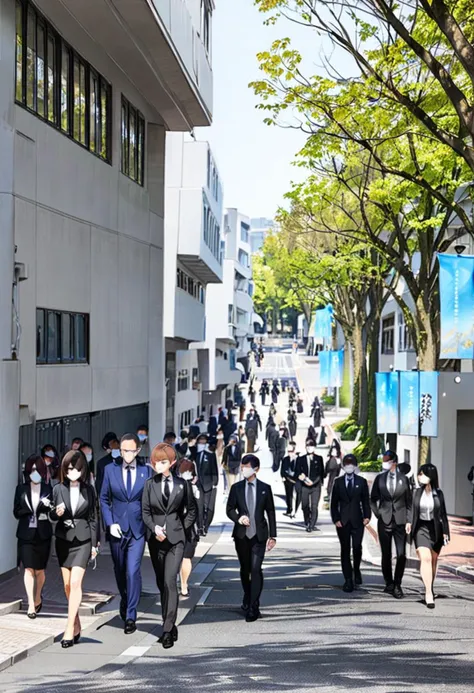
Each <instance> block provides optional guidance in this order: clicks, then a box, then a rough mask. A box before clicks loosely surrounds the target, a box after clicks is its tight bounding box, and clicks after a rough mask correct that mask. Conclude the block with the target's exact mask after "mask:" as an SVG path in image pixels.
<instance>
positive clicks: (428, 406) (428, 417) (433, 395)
mask: <svg viewBox="0 0 474 693" xmlns="http://www.w3.org/2000/svg"><path fill="white" fill-rule="evenodd" d="M438 378H439V373H438V372H437V371H420V431H421V435H422V436H429V437H430V438H436V436H437V435H438Z"/></svg>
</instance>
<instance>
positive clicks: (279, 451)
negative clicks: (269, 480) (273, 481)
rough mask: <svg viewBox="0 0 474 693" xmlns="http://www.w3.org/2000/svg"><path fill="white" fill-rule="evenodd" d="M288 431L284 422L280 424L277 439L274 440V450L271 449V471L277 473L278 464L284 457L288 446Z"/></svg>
mask: <svg viewBox="0 0 474 693" xmlns="http://www.w3.org/2000/svg"><path fill="white" fill-rule="evenodd" d="M288 438H289V434H288V429H287V428H286V425H285V423H284V422H282V423H281V424H280V426H279V428H278V437H277V438H276V439H275V443H274V449H273V465H272V471H273V472H275V473H276V472H278V470H279V469H280V464H281V462H282V460H283V458H284V457H285V455H286V448H287V444H288Z"/></svg>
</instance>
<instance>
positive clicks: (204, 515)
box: [196, 433, 219, 536]
mask: <svg viewBox="0 0 474 693" xmlns="http://www.w3.org/2000/svg"><path fill="white" fill-rule="evenodd" d="M196 469H197V475H198V482H197V487H198V489H199V494H200V495H199V499H198V504H197V505H198V520H197V524H198V532H199V534H201V535H203V536H205V535H206V534H207V533H208V531H209V527H210V525H211V523H212V520H213V518H214V512H215V507H216V496H217V485H218V483H219V468H218V466H217V457H216V454H215V453H214V452H212V451H211V450H210V449H209V439H208V437H207V436H206V434H204V433H202V434H201V435H200V436H199V438H198V439H197V455H196Z"/></svg>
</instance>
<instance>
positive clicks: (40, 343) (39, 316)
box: [36, 308, 46, 363]
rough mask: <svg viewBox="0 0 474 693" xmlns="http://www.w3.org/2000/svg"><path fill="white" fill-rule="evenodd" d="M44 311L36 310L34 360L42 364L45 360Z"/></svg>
mask: <svg viewBox="0 0 474 693" xmlns="http://www.w3.org/2000/svg"><path fill="white" fill-rule="evenodd" d="M44 321H45V318H44V310H42V309H41V308H37V309H36V360H37V361H38V362H39V363H42V362H44V361H45V360H46V350H45V325H44Z"/></svg>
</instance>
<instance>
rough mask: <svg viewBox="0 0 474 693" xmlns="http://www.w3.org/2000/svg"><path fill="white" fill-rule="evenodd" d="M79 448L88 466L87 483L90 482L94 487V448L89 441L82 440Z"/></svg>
mask: <svg viewBox="0 0 474 693" xmlns="http://www.w3.org/2000/svg"><path fill="white" fill-rule="evenodd" d="M79 450H80V451H81V452H82V454H83V455H84V457H85V458H86V462H87V467H88V475H87V483H88V484H91V486H94V487H95V467H94V449H93V447H92V445H91V443H87V442H84V443H82V445H81V447H80V448H79Z"/></svg>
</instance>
